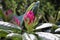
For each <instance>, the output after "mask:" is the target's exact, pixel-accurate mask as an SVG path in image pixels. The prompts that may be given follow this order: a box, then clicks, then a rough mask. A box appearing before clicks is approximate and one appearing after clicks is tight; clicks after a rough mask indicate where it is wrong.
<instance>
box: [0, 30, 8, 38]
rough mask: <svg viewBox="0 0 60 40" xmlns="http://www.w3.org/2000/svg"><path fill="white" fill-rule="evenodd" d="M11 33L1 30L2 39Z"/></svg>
mask: <svg viewBox="0 0 60 40" xmlns="http://www.w3.org/2000/svg"><path fill="white" fill-rule="evenodd" d="M8 33H9V31H7V30H3V29H0V37H6V35H7V34H8Z"/></svg>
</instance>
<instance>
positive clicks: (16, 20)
mask: <svg viewBox="0 0 60 40" xmlns="http://www.w3.org/2000/svg"><path fill="white" fill-rule="evenodd" d="M14 21H15V23H16V24H17V25H18V26H20V21H19V19H18V18H17V17H15V16H14Z"/></svg>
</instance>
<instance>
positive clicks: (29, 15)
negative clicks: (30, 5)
mask: <svg viewBox="0 0 60 40" xmlns="http://www.w3.org/2000/svg"><path fill="white" fill-rule="evenodd" d="M27 19H29V22H28V24H30V23H31V22H33V21H34V19H35V16H34V13H33V11H28V12H27V13H26V15H25V16H24V20H27Z"/></svg>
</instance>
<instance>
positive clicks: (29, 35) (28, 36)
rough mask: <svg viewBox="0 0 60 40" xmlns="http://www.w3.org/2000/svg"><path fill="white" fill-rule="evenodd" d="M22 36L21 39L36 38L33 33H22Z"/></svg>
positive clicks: (34, 39) (32, 39) (29, 39)
mask: <svg viewBox="0 0 60 40" xmlns="http://www.w3.org/2000/svg"><path fill="white" fill-rule="evenodd" d="M22 37H23V40H37V37H36V36H35V35H34V34H28V33H24V34H23V35H22Z"/></svg>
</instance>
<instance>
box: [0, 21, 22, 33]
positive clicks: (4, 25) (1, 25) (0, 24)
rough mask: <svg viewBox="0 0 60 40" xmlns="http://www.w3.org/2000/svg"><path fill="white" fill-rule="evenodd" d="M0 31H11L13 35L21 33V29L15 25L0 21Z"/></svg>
mask: <svg viewBox="0 0 60 40" xmlns="http://www.w3.org/2000/svg"><path fill="white" fill-rule="evenodd" d="M0 29H5V30H11V31H13V32H15V33H21V28H20V27H19V26H17V25H14V24H11V23H8V22H3V21H0Z"/></svg>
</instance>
